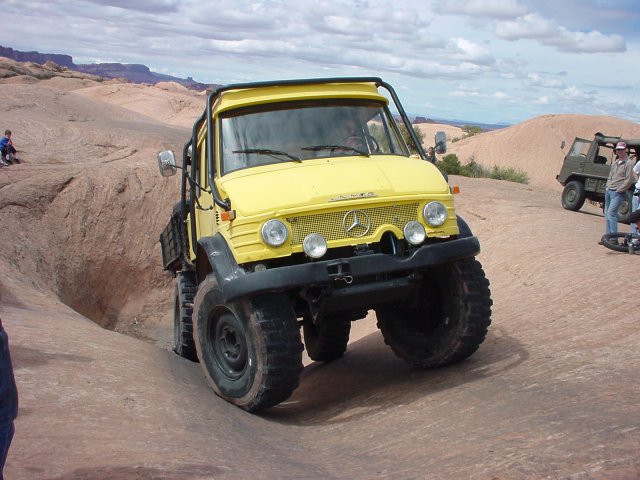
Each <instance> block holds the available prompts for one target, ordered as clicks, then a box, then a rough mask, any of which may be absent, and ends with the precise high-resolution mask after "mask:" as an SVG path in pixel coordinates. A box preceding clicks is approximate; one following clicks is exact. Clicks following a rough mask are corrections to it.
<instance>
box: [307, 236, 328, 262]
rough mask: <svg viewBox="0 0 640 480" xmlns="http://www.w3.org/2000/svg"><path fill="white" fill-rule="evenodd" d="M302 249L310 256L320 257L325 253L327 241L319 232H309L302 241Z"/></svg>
mask: <svg viewBox="0 0 640 480" xmlns="http://www.w3.org/2000/svg"><path fill="white" fill-rule="evenodd" d="M302 249H303V250H304V253H306V254H307V255H308V256H310V257H311V258H320V257H321V256H323V255H324V254H325V253H327V241H326V240H325V239H324V237H323V236H322V235H320V234H319V233H311V234H309V235H307V236H306V237H305V239H304V240H303V241H302Z"/></svg>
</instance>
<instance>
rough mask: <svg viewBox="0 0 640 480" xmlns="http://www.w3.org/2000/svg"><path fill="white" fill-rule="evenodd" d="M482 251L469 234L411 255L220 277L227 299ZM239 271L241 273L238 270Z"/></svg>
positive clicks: (403, 268)
mask: <svg viewBox="0 0 640 480" xmlns="http://www.w3.org/2000/svg"><path fill="white" fill-rule="evenodd" d="M478 253H480V242H479V241H478V239H477V237H475V236H470V237H464V238H458V239H456V240H449V241H446V242H442V243H437V244H432V245H424V246H422V247H421V248H419V249H418V250H416V251H415V252H413V253H412V254H411V255H410V256H408V257H402V258H400V257H395V256H393V255H386V254H382V253H377V254H371V255H362V256H356V257H349V258H342V259H337V260H326V261H317V262H313V263H305V264H300V265H291V266H287V267H278V268H273V269H270V270H265V271H261V272H252V273H244V272H242V273H240V274H236V275H230V276H225V278H223V279H220V284H221V287H222V294H223V297H224V300H225V302H229V301H232V300H235V299H237V298H241V297H245V296H251V295H256V294H261V293H267V292H284V291H287V290H292V289H296V288H300V287H309V286H323V285H331V284H341V285H343V286H344V285H345V282H346V283H351V282H352V281H356V280H358V279H359V278H363V277H369V276H372V275H380V274H390V273H398V272H407V274H410V273H411V272H416V271H420V270H427V269H428V268H430V267H433V266H436V265H441V264H444V263H449V262H454V261H456V260H461V259H463V258H468V257H473V256H475V255H477V254H478ZM236 273H238V272H237V271H236Z"/></svg>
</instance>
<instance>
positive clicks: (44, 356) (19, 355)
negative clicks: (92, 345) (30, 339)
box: [11, 345, 93, 370]
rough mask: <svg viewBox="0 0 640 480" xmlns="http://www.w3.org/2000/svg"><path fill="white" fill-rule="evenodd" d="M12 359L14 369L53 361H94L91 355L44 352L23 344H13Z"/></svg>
mask: <svg viewBox="0 0 640 480" xmlns="http://www.w3.org/2000/svg"><path fill="white" fill-rule="evenodd" d="M11 360H12V363H13V368H14V370H19V369H20V368H26V367H41V366H43V365H47V364H48V363H49V362H52V361H62V362H80V363H88V362H93V359H92V358H90V357H83V356H81V355H73V354H70V353H60V352H54V353H51V352H42V351H40V350H36V349H35V348H29V347H23V346H22V345H11Z"/></svg>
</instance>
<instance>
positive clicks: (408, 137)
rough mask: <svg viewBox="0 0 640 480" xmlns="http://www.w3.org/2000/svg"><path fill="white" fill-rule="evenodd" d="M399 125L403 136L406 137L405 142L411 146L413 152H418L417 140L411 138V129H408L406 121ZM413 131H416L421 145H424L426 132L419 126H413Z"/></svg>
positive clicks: (410, 149)
mask: <svg viewBox="0 0 640 480" xmlns="http://www.w3.org/2000/svg"><path fill="white" fill-rule="evenodd" d="M398 127H399V128H400V133H401V134H402V138H404V141H405V143H406V144H407V146H408V147H409V151H410V152H411V153H418V147H417V146H416V144H415V142H414V141H413V139H412V138H411V135H410V134H409V130H407V127H405V126H404V123H398ZM411 128H413V125H412V126H411ZM413 131H414V132H415V133H416V136H417V137H418V141H419V142H420V145H422V144H423V143H424V133H423V132H422V130H420V129H419V128H413Z"/></svg>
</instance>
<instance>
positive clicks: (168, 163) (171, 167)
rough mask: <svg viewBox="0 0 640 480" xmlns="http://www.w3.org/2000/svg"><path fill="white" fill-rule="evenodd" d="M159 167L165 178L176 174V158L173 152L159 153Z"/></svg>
mask: <svg viewBox="0 0 640 480" xmlns="http://www.w3.org/2000/svg"><path fill="white" fill-rule="evenodd" d="M158 167H160V175H162V176H163V177H170V176H171V175H175V174H176V172H177V168H176V156H175V154H174V153H173V150H165V151H164V152H159V153H158Z"/></svg>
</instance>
